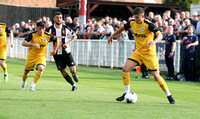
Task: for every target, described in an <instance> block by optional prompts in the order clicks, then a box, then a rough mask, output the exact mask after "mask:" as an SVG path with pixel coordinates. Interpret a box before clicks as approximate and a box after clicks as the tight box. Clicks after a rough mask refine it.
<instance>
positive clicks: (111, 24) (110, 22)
mask: <svg viewBox="0 0 200 119" xmlns="http://www.w3.org/2000/svg"><path fill="white" fill-rule="evenodd" d="M108 23H109V24H110V26H112V27H113V28H115V24H114V23H113V19H112V18H111V17H110V18H109V21H108Z"/></svg>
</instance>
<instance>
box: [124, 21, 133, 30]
mask: <svg viewBox="0 0 200 119" xmlns="http://www.w3.org/2000/svg"><path fill="white" fill-rule="evenodd" d="M130 24H131V21H129V22H128V23H126V24H124V29H125V30H128V29H129V28H131V25H130Z"/></svg>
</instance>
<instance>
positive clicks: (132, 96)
mask: <svg viewBox="0 0 200 119" xmlns="http://www.w3.org/2000/svg"><path fill="white" fill-rule="evenodd" d="M125 101H126V103H136V102H137V94H136V93H134V92H129V93H127V94H126V95H125Z"/></svg>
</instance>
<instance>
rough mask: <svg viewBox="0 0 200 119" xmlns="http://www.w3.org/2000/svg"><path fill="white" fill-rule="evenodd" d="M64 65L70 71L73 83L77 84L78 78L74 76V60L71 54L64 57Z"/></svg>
mask: <svg viewBox="0 0 200 119" xmlns="http://www.w3.org/2000/svg"><path fill="white" fill-rule="evenodd" d="M66 64H67V66H68V67H69V69H70V72H71V74H72V77H73V79H74V81H76V82H78V81H79V78H78V76H77V75H76V63H75V62H74V58H73V57H72V55H71V53H68V54H67V55H66Z"/></svg>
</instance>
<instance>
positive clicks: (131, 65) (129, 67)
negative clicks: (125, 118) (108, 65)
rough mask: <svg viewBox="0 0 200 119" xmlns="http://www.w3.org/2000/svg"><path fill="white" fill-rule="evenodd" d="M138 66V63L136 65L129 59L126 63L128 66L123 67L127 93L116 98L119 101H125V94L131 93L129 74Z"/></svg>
mask: <svg viewBox="0 0 200 119" xmlns="http://www.w3.org/2000/svg"><path fill="white" fill-rule="evenodd" d="M136 65H138V63H136V62H135V61H132V60H129V59H128V60H127V61H126V64H125V65H124V67H123V73H122V77H123V83H124V89H125V93H124V94H123V95H122V96H120V97H118V98H116V100H117V101H123V100H124V96H125V94H126V93H129V92H130V74H129V72H130V71H131V70H132V69H133V67H135V66H136Z"/></svg>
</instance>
